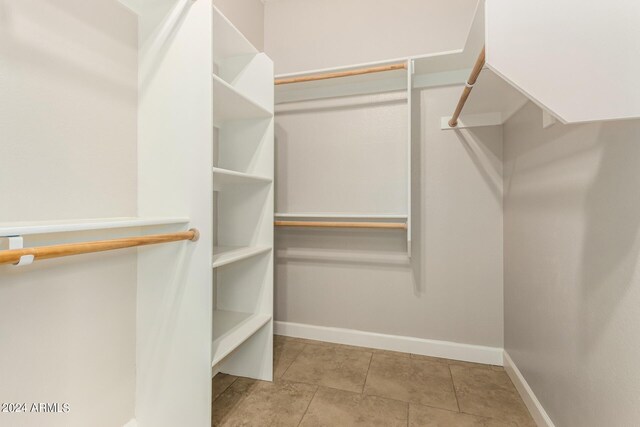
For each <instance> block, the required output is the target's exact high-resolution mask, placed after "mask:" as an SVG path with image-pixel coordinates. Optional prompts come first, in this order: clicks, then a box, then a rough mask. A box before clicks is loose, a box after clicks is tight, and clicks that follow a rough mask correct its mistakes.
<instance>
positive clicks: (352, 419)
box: [300, 387, 407, 427]
mask: <svg viewBox="0 0 640 427" xmlns="http://www.w3.org/2000/svg"><path fill="white" fill-rule="evenodd" d="M406 425H407V403H404V402H400V401H397V400H390V399H384V398H382V397H377V396H365V395H362V394H360V393H352V392H349V391H343V390H336V389H330V388H327V387H320V388H319V389H318V392H317V393H316V395H315V397H314V398H313V400H312V401H311V404H310V405H309V409H308V410H307V413H306V414H305V416H304V418H303V419H302V423H301V424H300V426H301V427H317V426H327V427H335V426H371V427H376V426H380V427H394V426H398V427H400V426H403V427H404V426H406Z"/></svg>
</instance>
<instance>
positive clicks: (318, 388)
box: [297, 385, 320, 427]
mask: <svg viewBox="0 0 640 427" xmlns="http://www.w3.org/2000/svg"><path fill="white" fill-rule="evenodd" d="M318 390H320V386H319V385H316V389H315V391H314V392H313V396H311V399H309V403H307V407H306V408H305V410H304V413H303V414H302V416H301V417H300V421H298V424H297V426H298V427H299V426H300V424H302V421H303V420H304V417H305V416H306V415H307V412H309V407H310V406H311V402H313V399H315V398H316V395H317V394H318Z"/></svg>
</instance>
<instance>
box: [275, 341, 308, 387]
mask: <svg viewBox="0 0 640 427" xmlns="http://www.w3.org/2000/svg"><path fill="white" fill-rule="evenodd" d="M303 344H304V347H302V350H300V351H299V352H298V354H296V357H294V358H293V360H292V361H291V363H289V366H287V369H285V370H284V372H283V373H282V375H280V377H279V378H280V379H283V378H284V376H285V375H286V374H287V371H288V370H289V368H291V367H292V366H293V364H294V363H296V361H297V360H298V358H299V357H300V355H301V354H302V353H304V351H305V350H306V348H307V346H308V345H309V344H306V343H303Z"/></svg>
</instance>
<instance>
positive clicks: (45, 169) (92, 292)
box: [0, 0, 138, 427]
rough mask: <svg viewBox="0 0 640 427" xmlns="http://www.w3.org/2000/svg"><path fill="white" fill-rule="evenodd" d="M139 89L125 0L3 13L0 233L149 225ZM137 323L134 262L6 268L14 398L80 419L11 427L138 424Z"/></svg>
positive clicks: (32, 417) (29, 417)
mask: <svg viewBox="0 0 640 427" xmlns="http://www.w3.org/2000/svg"><path fill="white" fill-rule="evenodd" d="M137 78H138V75H137V24H136V16H135V15H133V14H132V13H131V12H129V11H127V10H126V9H125V8H123V7H122V6H121V5H119V4H118V3H117V2H115V1H113V0H95V1H91V2H83V1H76V0H60V1H55V2H51V1H46V2H43V1H37V0H5V1H3V2H1V4H0V196H1V198H2V201H1V202H0V222H6V221H18V220H20V221H29V220H44V221H48V220H56V219H71V218H91V217H121V216H136V214H137V212H136V210H137V208H136V202H137V200H136V194H137V190H136V176H137V154H136V109H137V100H138V98H137ZM117 234H118V231H108V230H106V231H100V232H91V233H88V232H86V233H83V237H82V238H84V237H86V238H87V239H89V240H90V239H101V238H103V239H106V238H114V237H117ZM45 237H46V239H49V241H48V242H46V243H45V244H51V243H54V242H56V241H64V240H65V239H69V240H73V239H76V240H78V235H77V234H76V235H73V236H72V235H66V234H57V235H55V236H54V237H52V236H51V235H49V236H45ZM35 238H36V237H28V238H26V239H25V240H26V243H27V244H29V245H31V244H33V243H34V242H35V240H34V239H35ZM2 248H3V249H4V247H2ZM135 323H136V253H135V251H134V250H125V251H116V252H111V253H101V254H91V255H83V256H81V257H70V258H65V259H56V260H47V261H42V262H41V263H36V264H34V265H32V266H28V267H20V268H19V269H18V268H16V267H14V266H11V265H8V266H1V267H0V346H1V347H2V351H0V396H1V400H2V402H59V403H64V402H66V403H69V407H70V412H68V413H66V414H39V413H33V414H30V413H27V414H24V413H20V414H6V413H3V414H0V424H2V425H20V426H26V427H28V426H42V425H47V426H53V427H55V426H87V425H91V426H105V427H106V426H120V425H123V424H124V423H126V422H127V421H128V420H129V419H131V418H132V417H133V415H134V392H135V355H136V353H135V346H136V336H135Z"/></svg>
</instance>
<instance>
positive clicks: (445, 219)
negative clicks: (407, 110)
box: [276, 86, 503, 348]
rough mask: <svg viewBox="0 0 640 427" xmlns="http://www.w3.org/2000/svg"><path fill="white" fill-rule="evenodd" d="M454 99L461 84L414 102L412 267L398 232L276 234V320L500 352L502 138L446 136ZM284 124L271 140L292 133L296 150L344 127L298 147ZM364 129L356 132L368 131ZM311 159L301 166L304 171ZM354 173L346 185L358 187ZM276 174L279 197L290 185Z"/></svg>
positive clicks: (401, 123)
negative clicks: (442, 124) (443, 124)
mask: <svg viewBox="0 0 640 427" xmlns="http://www.w3.org/2000/svg"><path fill="white" fill-rule="evenodd" d="M459 96H460V86H450V87H441V88H432V89H426V90H422V91H414V94H413V98H414V101H413V107H412V112H413V131H412V134H413V143H412V159H413V162H412V200H413V212H412V220H413V232H412V235H413V254H412V258H411V259H409V258H408V257H407V254H406V241H405V237H406V236H405V232H404V231H394V230H342V229H340V230H338V229H333V230H332V229H320V230H311V229H286V228H278V229H277V231H276V256H277V258H276V262H277V265H276V320H277V321H283V322H293V323H301V324H307V325H317V326H328V327H337V328H347V329H356V330H361V331H368V332H377V333H383V334H390V335H399V336H410V337H418V338H424V339H435V340H442V341H450V342H456V343H466V344H477V345H483V346H488V347H495V348H500V347H502V335H503V323H502V160H501V159H502V129H501V127H487V128H482V129H479V130H460V131H456V132H443V131H442V130H441V129H440V118H441V117H442V116H445V115H447V114H450V110H451V106H452V105H455V103H456V102H457V99H458V98H459ZM375 108H381V109H388V110H389V114H388V115H385V114H383V113H379V114H381V115H382V116H385V117H387V118H389V120H390V122H388V123H386V126H389V127H390V128H393V129H401V128H406V116H405V115H402V114H397V115H396V114H394V113H392V111H393V110H394V109H396V108H397V107H396V106H395V105H387V106H381V107H375ZM336 114H337V113H336ZM291 124H292V123H291V121H289V120H288V119H286V118H285V120H281V118H280V116H279V115H278V116H277V117H276V127H277V129H278V130H277V131H276V133H277V134H279V135H283V134H285V135H287V134H289V135H292V134H294V133H295V134H296V135H298V137H297V138H289V139H288V140H287V142H286V143H287V145H288V146H292V145H294V144H300V145H302V146H303V147H304V146H305V144H306V143H307V139H309V138H318V139H320V138H321V137H319V136H318V134H324V133H326V132H329V133H331V132H334V131H336V130H338V129H346V128H347V127H348V126H349V124H350V122H349V117H348V116H347V117H343V118H342V119H338V117H334V122H333V123H332V124H331V123H328V124H327V126H329V127H331V129H326V128H324V129H320V128H318V129H313V128H311V129H307V131H306V132H305V134H304V135H305V138H306V139H302V133H298V132H299V130H298V129H292V131H291V132H289V128H288V127H289V126H290V125H291ZM361 126H362V123H360V124H358V126H354V127H353V130H352V131H353V132H354V133H358V132H362V133H367V130H366V129H362V127H361ZM373 126H376V125H375V124H373ZM399 132H400V131H399ZM278 143H279V142H278ZM348 143H349V141H345V144H348ZM282 154H283V153H282V152H281V151H278V156H277V158H276V163H277V164H278V165H279V166H278V167H279V168H280V167H281V165H280V163H281V162H283V161H287V159H283V158H282V157H281V156H282ZM368 154H369V153H367V155H363V156H362V158H361V159H360V162H361V163H365V164H366V162H367V161H369V158H370V157H369V156H368ZM373 160H374V161H375V157H374V158H373ZM300 161H302V160H300ZM313 161H314V157H313V156H309V158H308V159H306V160H305V164H307V165H308V168H309V169H310V170H313V167H314V166H313V164H312V163H313ZM310 163H311V164H310ZM298 167H300V166H298ZM360 167H361V165H360V164H358V165H352V167H351V169H350V170H351V171H352V175H347V170H348V169H345V170H344V171H343V173H344V175H343V179H345V180H349V179H350V180H358V179H359V177H358V173H360V172H359V170H360V169H359V168H360ZM279 170H280V169H279ZM405 170H406V169H405ZM280 173H281V175H280V176H279V179H278V180H277V181H276V191H277V193H280V192H281V191H289V190H288V188H291V187H292V186H296V185H297V184H296V183H295V182H292V181H293V180H294V179H296V178H290V177H289V176H287V175H286V174H285V175H282V171H281V172H280ZM315 173H317V174H320V173H321V171H319V170H318V171H315ZM325 173H326V174H331V170H330V169H328V170H326V171H325ZM322 176H324V175H322ZM297 178H299V177H297ZM306 179H312V178H306ZM318 179H319V178H318ZM326 191H327V193H326V194H322V195H321V197H327V198H328V188H327V190H326ZM338 191H339V190H338ZM309 192H310V193H311V194H310V195H308V197H311V195H312V194H313V192H312V191H309ZM278 197H280V196H278ZM279 201H280V199H279ZM331 202H332V201H331V200H328V199H327V203H331ZM288 203H295V201H288Z"/></svg>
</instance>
